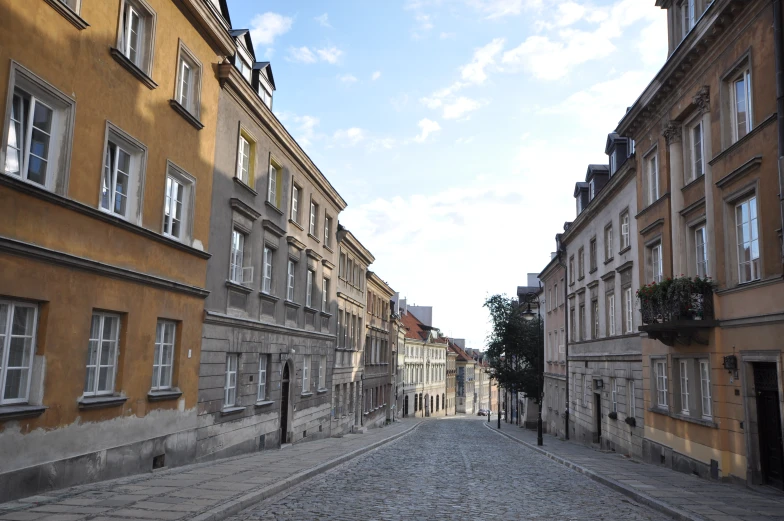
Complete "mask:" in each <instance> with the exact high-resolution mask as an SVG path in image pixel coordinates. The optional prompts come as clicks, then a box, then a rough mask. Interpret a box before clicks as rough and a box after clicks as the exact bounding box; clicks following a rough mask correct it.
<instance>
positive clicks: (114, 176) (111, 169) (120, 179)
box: [100, 124, 147, 222]
mask: <svg viewBox="0 0 784 521" xmlns="http://www.w3.org/2000/svg"><path fill="white" fill-rule="evenodd" d="M146 152H147V151H146V148H145V147H144V145H142V144H141V143H139V142H138V141H136V140H135V139H134V138H132V137H131V136H129V135H128V134H126V133H124V132H123V131H121V130H120V129H119V128H117V127H115V126H114V125H112V124H108V125H107V139H106V144H105V152H104V164H103V176H102V181H101V206H100V208H101V210H103V211H105V212H109V213H111V214H114V215H117V216H120V217H122V218H123V219H127V220H130V221H133V222H138V220H139V217H140V215H139V209H140V208H139V204H138V202H137V201H138V198H139V196H138V194H139V191H140V189H141V187H142V177H143V175H144V167H145V158H146Z"/></svg>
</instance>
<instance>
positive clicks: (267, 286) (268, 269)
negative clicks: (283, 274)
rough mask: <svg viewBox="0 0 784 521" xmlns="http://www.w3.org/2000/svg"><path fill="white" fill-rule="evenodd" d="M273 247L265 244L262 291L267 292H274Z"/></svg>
mask: <svg viewBox="0 0 784 521" xmlns="http://www.w3.org/2000/svg"><path fill="white" fill-rule="evenodd" d="M272 255H273V253H272V248H270V247H268V246H265V247H264V253H263V255H262V274H261V277H262V278H261V291H262V292H264V293H267V294H270V293H271V292H272Z"/></svg>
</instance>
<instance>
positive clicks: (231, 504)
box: [190, 422, 422, 521]
mask: <svg viewBox="0 0 784 521" xmlns="http://www.w3.org/2000/svg"><path fill="white" fill-rule="evenodd" d="M421 424H422V422H419V423H417V424H416V425H414V426H412V427H410V428H408V429H406V430H404V431H403V432H399V433H397V434H395V435H393V436H390V437H389V438H385V439H383V440H380V441H377V442H376V443H373V444H372V445H368V446H367V447H362V448H360V449H357V450H355V451H352V452H349V453H348V454H343V455H342V456H338V457H337V458H334V459H331V460H329V461H327V462H326V463H322V464H321V465H317V466H315V467H311V468H309V469H307V470H304V471H302V472H298V473H297V474H294V475H293V476H289V477H288V478H286V479H284V480H282V481H279V482H277V483H276V484H274V485H270V486H268V487H264V488H262V489H258V490H254V491H252V492H249V493H247V494H245V495H244V496H240V497H238V498H236V499H233V500H230V501H227V502H226V503H223V504H221V505H219V506H217V507H214V508H211V509H210V510H208V511H206V512H204V513H202V514H200V515H198V516H195V517H192V518H190V520H191V521H220V520H223V519H226V518H227V517H229V516H233V515H234V514H236V513H238V512H240V511H242V510H245V509H246V508H248V507H251V506H253V505H255V504H256V503H259V502H261V501H264V500H265V499H269V498H270V497H272V496H275V495H277V494H280V493H281V492H283V491H285V490H286V489H288V488H291V487H293V486H296V485H299V484H300V483H302V482H304V481H307V480H309V479H310V478H312V477H314V476H317V475H319V474H322V473H324V472H326V471H328V470H330V469H332V468H335V467H337V466H338V465H342V464H343V463H346V462H347V461H350V460H352V459H354V458H356V457H357V456H361V455H362V454H365V453H367V452H370V451H372V450H374V449H377V448H378V447H381V446H382V445H385V444H387V443H389V442H392V441H394V440H397V439H399V438H402V437H403V436H406V435H407V434H410V433H411V432H413V431H414V430H415V429H416V428H417V427H419V426H420V425H421Z"/></svg>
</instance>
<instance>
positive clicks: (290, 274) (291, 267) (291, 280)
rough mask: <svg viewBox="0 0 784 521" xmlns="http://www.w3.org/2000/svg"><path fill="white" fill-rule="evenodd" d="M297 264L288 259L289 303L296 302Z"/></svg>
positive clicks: (287, 293) (287, 294)
mask: <svg viewBox="0 0 784 521" xmlns="http://www.w3.org/2000/svg"><path fill="white" fill-rule="evenodd" d="M295 264H296V263H295V262H294V261H293V260H291V259H288V267H287V271H286V273H287V279H286V280H287V282H286V300H288V301H289V302H294V289H295V286H294V273H295V271H296V268H295Z"/></svg>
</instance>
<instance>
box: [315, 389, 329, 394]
mask: <svg viewBox="0 0 784 521" xmlns="http://www.w3.org/2000/svg"><path fill="white" fill-rule="evenodd" d="M325 392H327V390H326V389H318V390H316V394H324V393H325Z"/></svg>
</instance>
